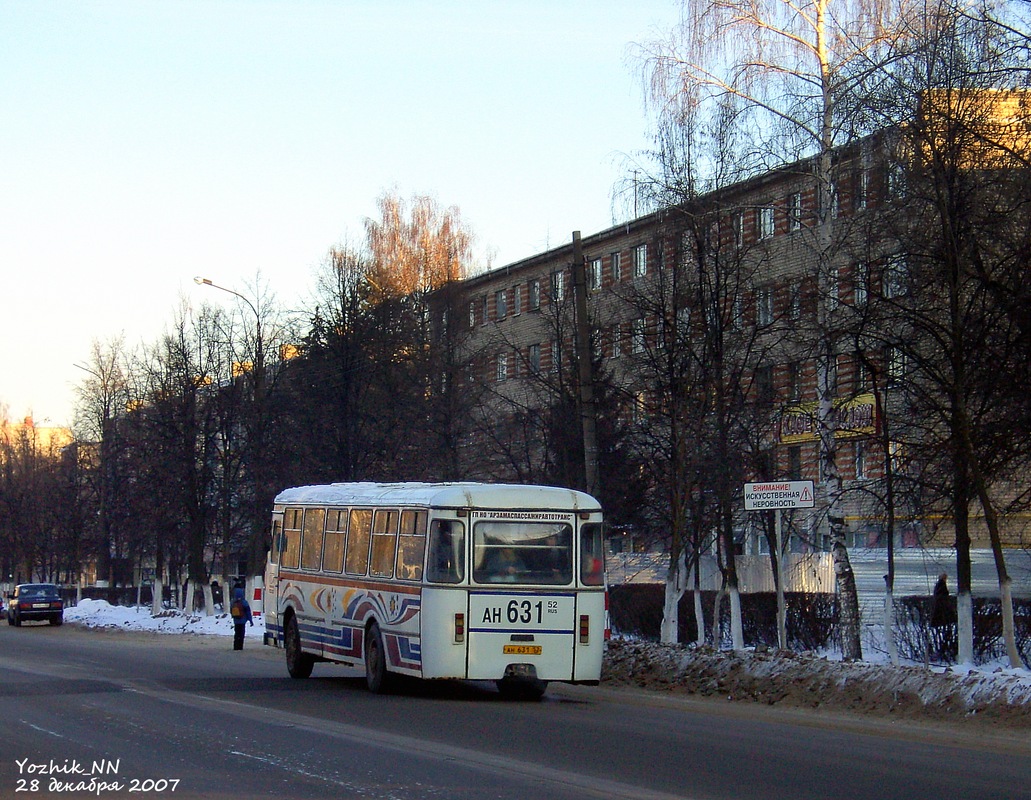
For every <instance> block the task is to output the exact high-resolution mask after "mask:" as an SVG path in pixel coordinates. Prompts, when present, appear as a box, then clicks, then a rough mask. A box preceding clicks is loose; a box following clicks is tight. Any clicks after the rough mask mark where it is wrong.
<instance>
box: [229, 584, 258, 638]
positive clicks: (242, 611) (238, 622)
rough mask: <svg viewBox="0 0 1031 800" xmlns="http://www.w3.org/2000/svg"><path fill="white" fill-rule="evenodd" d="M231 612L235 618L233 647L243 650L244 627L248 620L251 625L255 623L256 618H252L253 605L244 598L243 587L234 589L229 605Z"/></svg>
mask: <svg viewBox="0 0 1031 800" xmlns="http://www.w3.org/2000/svg"><path fill="white" fill-rule="evenodd" d="M229 614H230V615H231V616H232V618H233V649H234V650H243V637H244V632H245V631H244V628H245V627H246V625H247V623H248V622H249V623H250V624H251V625H253V624H254V620H253V619H251V606H250V604H249V603H248V602H247V601H246V600H244V597H243V589H235V590H234V591H233V602H232V603H231V604H230V606H229Z"/></svg>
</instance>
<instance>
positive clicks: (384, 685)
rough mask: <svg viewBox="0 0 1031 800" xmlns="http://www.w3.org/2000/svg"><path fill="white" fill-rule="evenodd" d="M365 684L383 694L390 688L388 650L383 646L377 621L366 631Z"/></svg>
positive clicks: (373, 690)
mask: <svg viewBox="0 0 1031 800" xmlns="http://www.w3.org/2000/svg"><path fill="white" fill-rule="evenodd" d="M365 684H366V685H367V686H368V687H369V691H370V692H373V693H374V694H382V693H383V692H385V691H387V689H389V688H390V673H389V672H388V671H387V651H386V649H385V648H384V647H383V635H382V634H381V633H380V632H379V625H377V624H376V623H375V622H373V623H372V625H370V626H369V629H368V630H367V631H365Z"/></svg>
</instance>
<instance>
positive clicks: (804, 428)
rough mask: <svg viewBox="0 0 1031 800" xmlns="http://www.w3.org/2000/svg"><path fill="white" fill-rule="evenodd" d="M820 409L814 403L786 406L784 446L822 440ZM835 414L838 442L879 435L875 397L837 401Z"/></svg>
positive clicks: (782, 426) (782, 420) (782, 427)
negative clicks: (839, 440) (818, 416)
mask: <svg viewBox="0 0 1031 800" xmlns="http://www.w3.org/2000/svg"><path fill="white" fill-rule="evenodd" d="M818 407H819V406H818V404H817V403H815V402H813V403H798V404H797V405H793V406H787V407H786V408H785V409H784V410H783V411H782V412H781V416H780V441H781V443H782V444H798V443H801V442H815V441H817V440H818V439H819V438H820V428H819V421H818V419H817V413H818ZM832 413H833V414H834V423H835V430H834V437H835V438H836V439H855V438H858V437H860V436H872V435H873V434H875V433H877V404H876V402H875V400H874V396H873V394H872V393H866V394H861V395H857V396H856V397H852V398H849V399H847V400H836V401H835V402H834V409H833V412H832Z"/></svg>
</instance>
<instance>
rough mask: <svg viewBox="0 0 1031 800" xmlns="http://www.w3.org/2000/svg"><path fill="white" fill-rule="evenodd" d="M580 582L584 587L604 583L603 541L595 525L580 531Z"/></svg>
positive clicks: (584, 527)
mask: <svg viewBox="0 0 1031 800" xmlns="http://www.w3.org/2000/svg"><path fill="white" fill-rule="evenodd" d="M580 580H581V582H582V583H584V584H585V585H586V586H601V585H602V584H603V583H605V540H604V538H603V537H602V535H601V525H599V524H597V523H591V524H590V525H584V526H583V527H582V528H581V529H580Z"/></svg>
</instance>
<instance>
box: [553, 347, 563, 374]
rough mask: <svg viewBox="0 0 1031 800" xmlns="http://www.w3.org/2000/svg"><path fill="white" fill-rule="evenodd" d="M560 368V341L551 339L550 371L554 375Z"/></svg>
mask: <svg viewBox="0 0 1031 800" xmlns="http://www.w3.org/2000/svg"><path fill="white" fill-rule="evenodd" d="M561 370H562V342H561V341H559V340H558V339H552V340H551V371H552V372H553V373H555V374H556V375H557V374H558V373H559V372H560V371H561Z"/></svg>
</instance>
